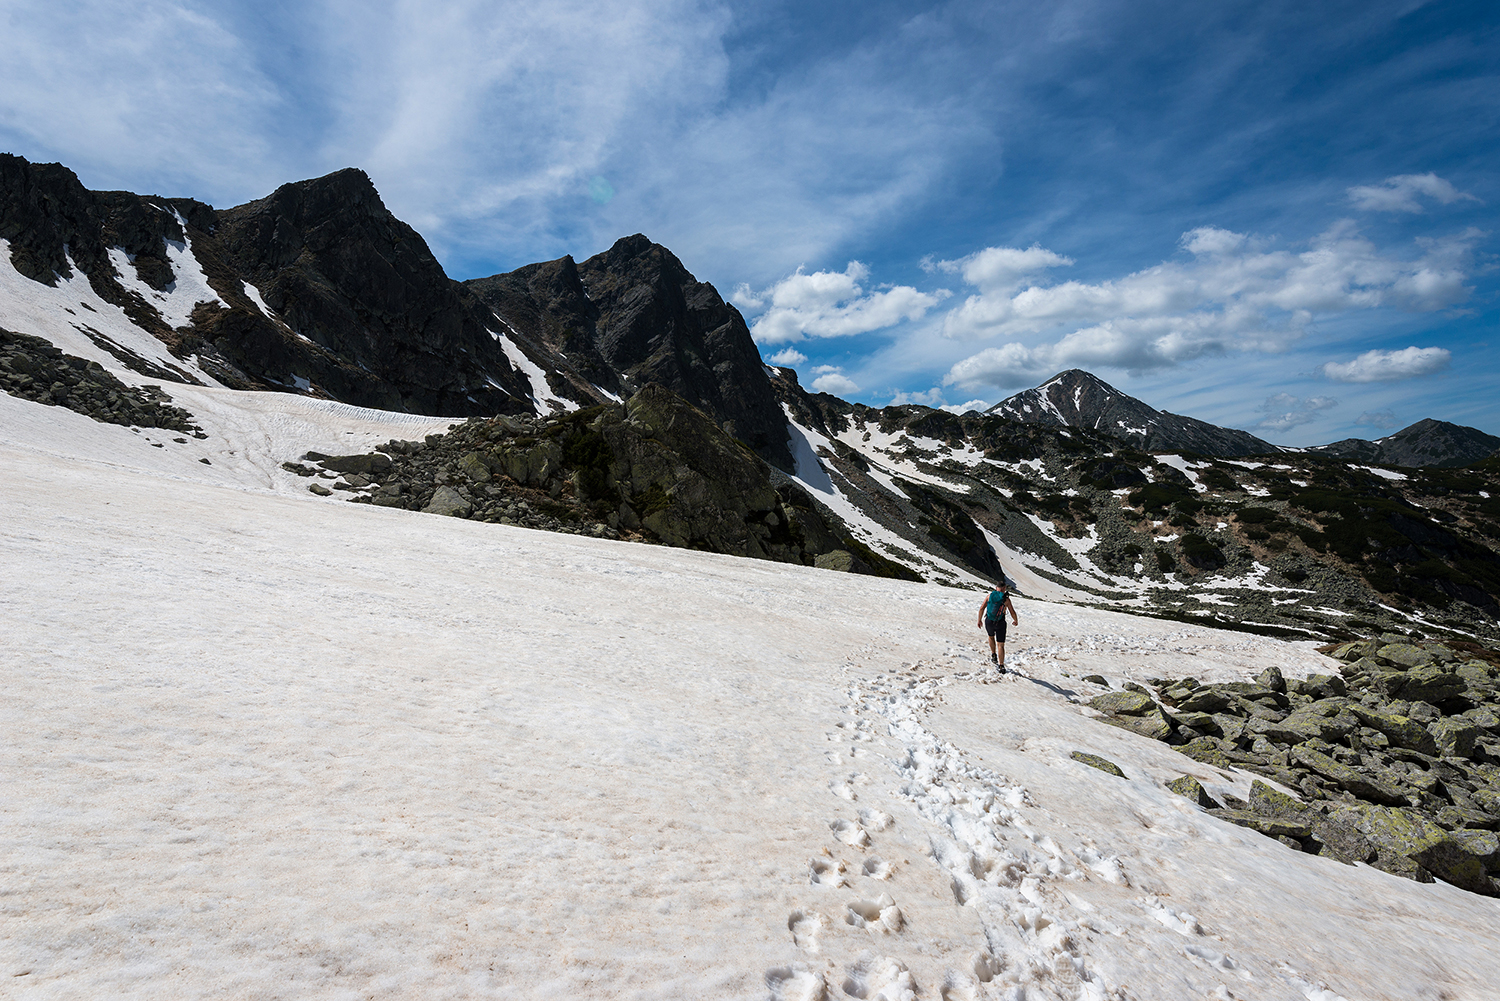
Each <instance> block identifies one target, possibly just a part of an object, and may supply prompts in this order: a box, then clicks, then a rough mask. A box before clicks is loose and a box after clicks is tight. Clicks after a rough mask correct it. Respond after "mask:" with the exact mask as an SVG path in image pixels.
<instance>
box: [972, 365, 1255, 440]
mask: <svg viewBox="0 0 1500 1001" xmlns="http://www.w3.org/2000/svg"><path fill="white" fill-rule="evenodd" d="M987 413H991V414H994V415H996V416H998V417H1005V418H1007V419H1009V420H1013V421H1021V422H1023V423H1027V424H1050V425H1054V426H1057V427H1076V428H1089V429H1090V430H1094V431H1099V432H1102V433H1104V434H1109V435H1113V436H1115V437H1116V438H1122V439H1124V440H1126V441H1128V442H1130V443H1131V444H1133V445H1135V446H1137V447H1138V448H1143V449H1145V450H1146V451H1148V452H1168V451H1187V452H1198V453H1199V454H1201V455H1221V456H1232V455H1272V454H1275V453H1276V452H1279V451H1281V450H1280V449H1279V448H1277V447H1276V446H1275V445H1272V444H1271V443H1270V442H1268V441H1263V440H1261V439H1260V438H1257V437H1255V436H1254V435H1253V434H1250V433H1249V432H1247V431H1237V430H1235V429H1233V428H1222V427H1219V426H1217V425H1215V424H1209V423H1208V422H1207V421H1200V420H1195V419H1194V418H1192V417H1182V416H1180V415H1178V414H1169V413H1166V412H1164V411H1161V410H1157V409H1155V408H1154V407H1151V406H1148V405H1147V404H1145V403H1142V402H1141V401H1140V400H1137V399H1136V398H1134V397H1132V396H1127V395H1126V394H1124V393H1122V392H1120V391H1119V390H1118V389H1115V388H1114V387H1113V386H1111V385H1109V384H1108V383H1106V382H1104V381H1103V380H1101V379H1099V378H1097V377H1096V376H1094V375H1091V374H1090V373H1088V372H1085V371H1083V370H1082V369H1077V368H1074V369H1069V370H1068V371H1066V372H1060V373H1058V374H1057V375H1054V376H1053V377H1052V378H1050V379H1048V380H1047V381H1046V382H1044V383H1042V384H1041V385H1040V386H1037V387H1036V388H1034V389H1028V390H1025V391H1024V392H1020V393H1017V394H1016V395H1014V396H1012V397H1009V398H1008V399H1005V400H1001V401H1000V402H999V403H997V404H995V405H994V406H993V407H991V408H990V409H989V410H988V411H987Z"/></svg>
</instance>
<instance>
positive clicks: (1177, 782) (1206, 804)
mask: <svg viewBox="0 0 1500 1001" xmlns="http://www.w3.org/2000/svg"><path fill="white" fill-rule="evenodd" d="M1167 788H1168V789H1170V790H1172V791H1173V792H1175V793H1176V794H1177V795H1179V796H1182V797H1185V798H1186V799H1189V800H1192V801H1193V802H1194V803H1197V804H1198V805H1199V806H1201V807H1203V808H1204V809H1206V810H1213V809H1219V803H1218V802H1217V801H1215V799H1214V798H1213V797H1212V796H1210V795H1209V794H1208V791H1207V790H1205V789H1204V788H1203V783H1201V782H1199V781H1198V780H1197V779H1195V778H1193V777H1192V776H1191V775H1183V776H1180V777H1179V778H1175V779H1173V780H1172V781H1170V782H1168V783H1167Z"/></svg>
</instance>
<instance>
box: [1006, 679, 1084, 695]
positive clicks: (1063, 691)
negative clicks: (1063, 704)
mask: <svg viewBox="0 0 1500 1001" xmlns="http://www.w3.org/2000/svg"><path fill="white" fill-rule="evenodd" d="M1016 677H1017V678H1019V679H1020V680H1022V681H1029V682H1031V683H1032V684H1033V685H1038V686H1040V687H1042V688H1045V689H1047V691H1049V692H1052V693H1053V694H1055V695H1061V696H1062V697H1063V698H1065V699H1071V698H1075V697H1077V695H1078V693H1077V692H1076V691H1074V690H1073V689H1071V688H1063V687H1062V686H1060V685H1054V684H1053V683H1052V682H1050V681H1043V680H1042V679H1041V678H1032V677H1029V676H1028V675H1024V674H1018V675H1016Z"/></svg>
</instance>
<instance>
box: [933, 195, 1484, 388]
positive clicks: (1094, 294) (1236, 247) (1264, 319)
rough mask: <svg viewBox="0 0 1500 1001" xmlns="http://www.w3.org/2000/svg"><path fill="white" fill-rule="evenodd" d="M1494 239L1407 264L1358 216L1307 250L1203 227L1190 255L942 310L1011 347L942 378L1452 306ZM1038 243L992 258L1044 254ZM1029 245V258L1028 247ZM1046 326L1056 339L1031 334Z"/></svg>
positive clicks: (1193, 348)
mask: <svg viewBox="0 0 1500 1001" xmlns="http://www.w3.org/2000/svg"><path fill="white" fill-rule="evenodd" d="M1483 235H1484V234H1482V233H1480V232H1479V231H1478V230H1475V229H1472V228H1471V229H1468V230H1466V231H1464V232H1462V233H1459V234H1457V235H1455V236H1450V237H1446V238H1443V239H1437V240H1419V241H1418V248H1419V250H1420V255H1419V256H1417V257H1415V258H1414V259H1405V258H1400V257H1396V256H1394V255H1392V254H1388V253H1384V252H1382V251H1380V250H1379V249H1378V248H1377V247H1375V245H1374V244H1372V243H1371V242H1370V241H1368V240H1366V239H1365V238H1363V237H1362V236H1360V235H1359V233H1358V232H1357V231H1356V230H1355V229H1354V228H1353V226H1352V225H1351V224H1348V223H1340V224H1338V225H1335V226H1333V227H1332V228H1330V229H1329V230H1328V231H1326V232H1325V233H1323V234H1322V235H1321V236H1319V237H1318V238H1317V239H1316V240H1314V241H1313V242H1312V245H1311V246H1310V247H1309V248H1308V249H1307V250H1305V251H1301V252H1295V253H1294V252H1292V251H1287V250H1268V249H1266V248H1265V247H1263V246H1261V245H1259V244H1257V243H1256V242H1255V241H1253V240H1251V239H1250V238H1249V237H1247V236H1245V235H1244V234H1240V233H1232V232H1229V231H1227V230H1222V229H1215V228H1212V227H1204V228H1200V229H1195V230H1192V231H1190V232H1188V233H1185V234H1183V237H1182V241H1181V242H1182V247H1183V249H1184V250H1186V251H1187V252H1188V253H1189V254H1191V255H1192V257H1191V259H1190V260H1187V261H1181V260H1178V261H1167V262H1164V263H1162V264H1159V265H1156V266H1155V267H1151V268H1146V269H1144V270H1142V271H1137V272H1134V273H1132V274H1129V275H1126V276H1125V277H1123V278H1120V279H1115V280H1110V281H1103V282H1097V283H1088V282H1078V281H1066V282H1060V283H1058V284H1055V285H1039V284H1031V285H1028V286H1026V287H1025V288H1020V289H1018V290H1016V291H1014V292H1000V293H998V294H991V293H986V292H985V291H983V290H982V289H981V291H980V292H979V293H978V294H975V295H971V296H969V297H968V298H967V299H966V300H965V301H964V302H963V303H962V304H961V305H959V306H957V307H955V308H954V309H952V310H950V311H949V312H948V313H947V314H946V315H945V316H944V317H943V320H942V329H943V333H944V334H945V335H946V336H948V337H950V338H955V339H960V340H970V339H980V338H989V337H1004V338H1007V339H1008V341H1009V343H1006V344H1004V345H1001V346H999V347H991V348H986V349H984V350H983V351H980V352H978V353H977V354H974V355H971V356H970V357H968V358H965V359H963V360H962V361H960V362H958V363H957V364H955V365H954V366H953V367H952V368H951V369H950V370H949V372H948V375H947V376H946V377H945V378H944V379H943V384H944V385H954V384H957V385H960V386H965V387H968V388H970V389H980V388H982V387H991V386H992V387H999V388H1006V387H1011V386H1016V385H1024V384H1027V383H1030V382H1032V381H1033V380H1034V379H1035V378H1036V377H1038V376H1045V375H1048V374H1050V373H1052V372H1056V371H1059V370H1062V369H1066V368H1071V367H1075V366H1077V367H1113V368H1124V369H1128V370H1130V371H1134V372H1144V371H1152V370H1159V369H1163V368H1168V367H1171V366H1173V365H1177V364H1180V363H1182V362H1185V361H1190V360H1192V359H1195V358H1200V357H1203V356H1206V355H1215V354H1223V353H1227V352H1231V351H1247V350H1253V351H1271V352H1275V351H1281V350H1285V349H1286V348H1287V347H1288V346H1289V345H1290V344H1291V343H1293V342H1294V341H1295V340H1296V339H1297V338H1298V337H1300V336H1301V335H1302V331H1303V329H1304V328H1305V327H1306V326H1307V325H1308V324H1309V323H1311V322H1312V320H1313V319H1314V318H1315V317H1316V316H1318V315H1333V314H1338V313H1344V312H1350V311H1354V310H1364V309H1376V308H1396V309H1405V310H1411V311H1428V310H1436V309H1442V308H1445V307H1447V306H1450V305H1453V304H1454V303H1456V302H1459V301H1461V300H1462V299H1464V298H1465V297H1466V296H1467V295H1468V294H1469V292H1470V289H1469V288H1468V287H1467V286H1466V285H1465V282H1466V280H1467V279H1468V277H1469V273H1470V271H1471V267H1470V256H1471V252H1472V249H1473V246H1474V244H1475V243H1476V242H1477V241H1478V240H1479V238H1480V237H1481V236H1483ZM1006 249H1011V250H1013V251H1014V248H990V249H989V250H988V251H984V252H981V253H980V254H976V255H973V256H972V257H971V258H965V260H966V261H976V262H977V261H979V260H981V259H983V258H984V255H985V254H989V253H990V252H991V251H997V250H1006ZM1037 250H1038V248H1032V249H1031V250H1028V251H1014V252H1013V253H1012V254H1011V255H1010V256H1009V257H1006V256H1005V255H999V254H995V255H992V256H991V257H990V258H988V260H991V261H1002V262H1003V261H1005V260H1012V261H1017V260H1027V259H1029V260H1031V261H1033V262H1035V263H1037V264H1041V263H1044V262H1043V260H1042V258H1040V257H1039V256H1038V255H1037V253H1036V252H1037ZM1041 253H1049V252H1046V251H1042V252H1041ZM1023 254H1024V255H1031V256H1030V257H1029V258H1022V257H1019V256H1017V255H1023ZM1054 256H1055V255H1054ZM1016 273H1017V272H1016V270H1015V269H1012V270H1010V271H1008V272H1007V271H1005V270H1004V269H1003V267H1001V266H995V267H993V268H991V269H989V270H987V271H984V272H983V273H982V274H981V273H980V271H979V269H977V268H976V269H975V273H974V278H975V280H976V281H979V280H984V281H991V280H993V281H995V282H996V283H997V285H996V287H1003V286H1004V284H1005V282H1006V281H1009V280H1011V278H1008V277H1007V275H1009V276H1014V275H1015V274H1016ZM966 280H967V276H966ZM1070 327H1071V328H1072V329H1071V330H1069V328H1070ZM1048 334H1050V335H1051V336H1052V337H1053V338H1054V339H1052V340H1044V341H1043V342H1042V343H1039V344H1027V343H1024V342H1023V341H1022V340H1021V338H1027V339H1029V338H1031V337H1034V336H1037V335H1044V336H1045V335H1048Z"/></svg>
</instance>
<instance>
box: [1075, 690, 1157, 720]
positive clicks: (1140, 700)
mask: <svg viewBox="0 0 1500 1001" xmlns="http://www.w3.org/2000/svg"><path fill="white" fill-rule="evenodd" d="M1089 705H1090V706H1092V707H1093V708H1095V709H1097V710H1099V711H1100V712H1104V713H1109V714H1111V715H1116V716H1143V715H1145V714H1146V713H1149V712H1151V710H1152V709H1154V708H1156V703H1155V702H1153V701H1151V696H1149V695H1146V694H1144V693H1142V692H1106V693H1105V694H1103V695H1097V696H1095V697H1094V698H1092V699H1090V700H1089Z"/></svg>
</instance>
